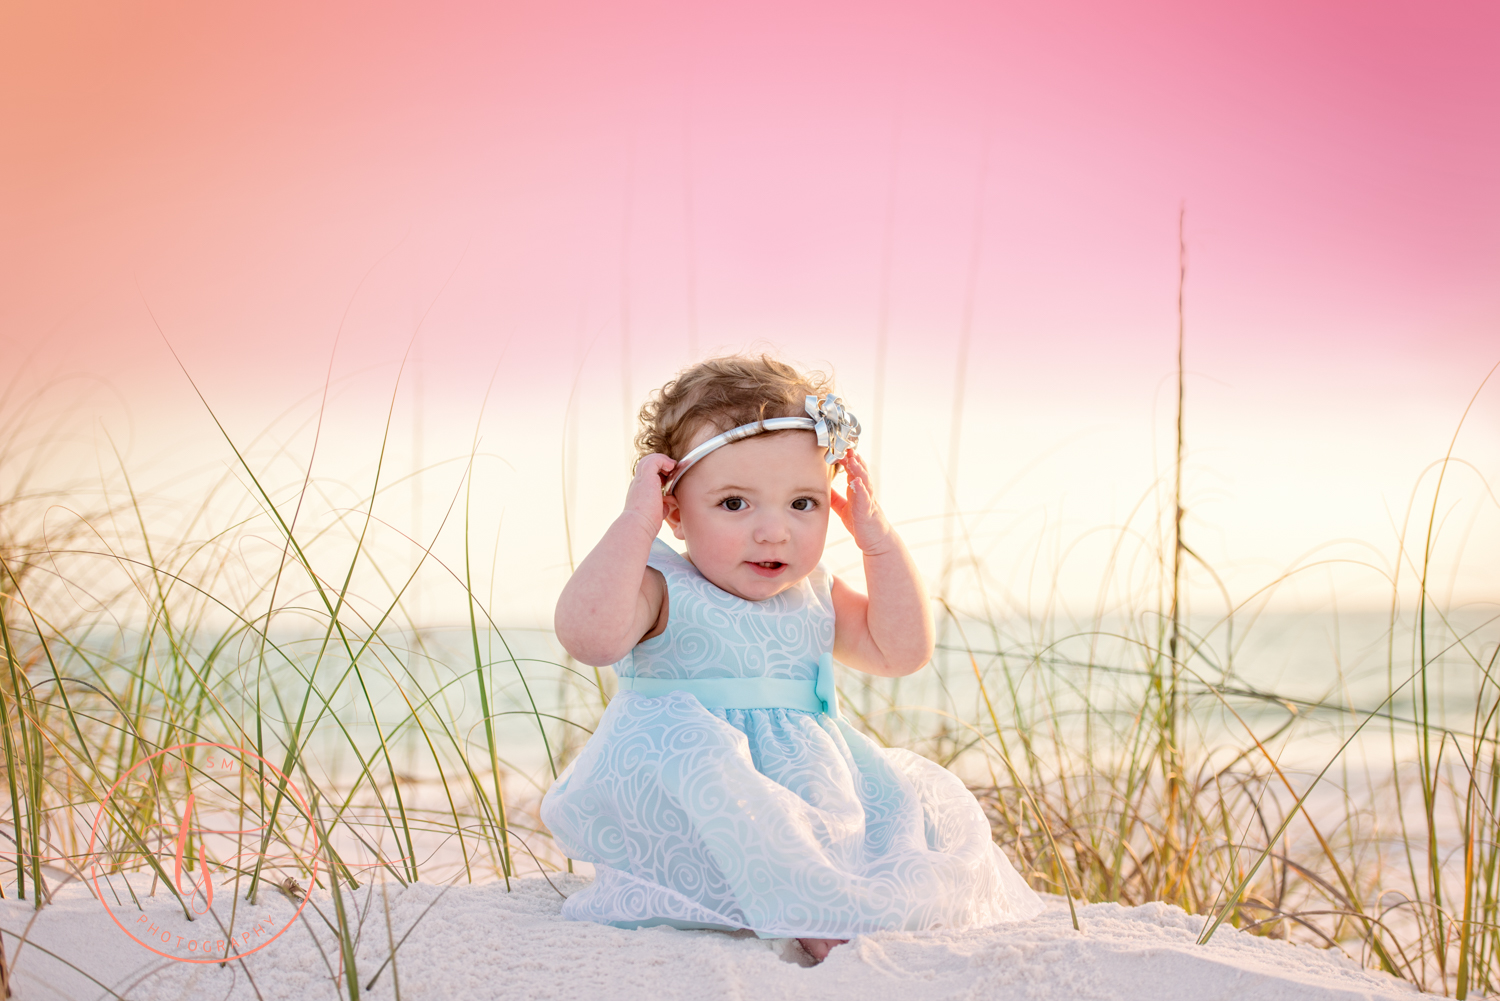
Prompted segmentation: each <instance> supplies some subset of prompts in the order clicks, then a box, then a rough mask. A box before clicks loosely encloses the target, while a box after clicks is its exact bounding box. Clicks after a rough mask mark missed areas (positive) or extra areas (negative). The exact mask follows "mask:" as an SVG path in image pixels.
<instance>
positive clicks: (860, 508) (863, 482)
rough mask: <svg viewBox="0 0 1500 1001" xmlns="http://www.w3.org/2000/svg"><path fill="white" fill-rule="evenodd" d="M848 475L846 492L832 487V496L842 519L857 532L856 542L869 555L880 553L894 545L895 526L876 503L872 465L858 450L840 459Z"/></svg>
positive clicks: (854, 533) (834, 506)
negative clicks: (871, 481) (871, 479)
mask: <svg viewBox="0 0 1500 1001" xmlns="http://www.w3.org/2000/svg"><path fill="white" fill-rule="evenodd" d="M839 465H841V466H843V467H844V473H845V475H846V476H847V478H848V488H847V490H846V491H845V493H844V494H843V495H840V494H839V492H838V491H837V490H830V491H829V493H830V497H829V500H830V502H831V503H832V504H833V510H834V512H835V513H837V514H838V516H839V520H840V521H842V522H843V523H844V527H845V528H847V529H848V530H849V534H850V535H852V536H854V544H855V545H857V546H859V551H860V552H862V553H864V554H865V555H867V556H878V555H880V554H881V553H883V552H885V551H886V550H887V549H888V548H890V542H891V536H892V534H893V529H892V528H891V523H890V522H889V521H887V520H886V517H885V512H883V511H881V510H880V505H879V504H877V503H875V490H874V488H873V487H872V486H871V485H870V468H869V467H868V466H866V465H865V460H864V459H862V458H861V457H860V455H859V453H858V452H849V453H847V454H845V456H844V457H843V458H842V459H840V460H839Z"/></svg>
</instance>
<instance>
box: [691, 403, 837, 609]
mask: <svg viewBox="0 0 1500 1001" xmlns="http://www.w3.org/2000/svg"><path fill="white" fill-rule="evenodd" d="M713 434H714V432H713V430H712V429H705V430H704V431H703V432H702V433H701V434H700V435H698V436H697V437H696V438H695V439H694V440H693V442H692V443H691V445H690V446H689V447H696V446H697V445H698V444H699V443H700V442H702V441H706V440H707V439H708V438H710V437H712V436H713ZM824 451H825V450H824V449H822V448H819V447H818V440H817V438H816V436H814V435H813V434H811V433H810V432H806V431H796V432H790V433H785V434H760V435H756V436H755V437H753V438H746V439H745V440H744V441H738V442H735V443H734V444H733V445H725V446H723V447H722V448H719V449H717V450H715V451H713V452H710V453H709V454H708V455H707V456H705V457H704V458H703V459H701V460H699V461H698V462H697V464H695V465H694V466H693V468H692V469H690V470H688V471H687V473H685V474H684V475H683V477H682V479H681V480H679V481H678V482H677V487H676V489H675V490H674V491H673V492H672V495H671V496H669V497H668V498H667V523H668V524H669V525H671V526H672V531H673V533H674V534H675V535H676V536H677V537H678V538H679V539H682V540H684V541H685V542H686V543H687V554H688V558H689V559H690V560H692V562H693V566H695V567H697V568H698V572H699V573H701V574H703V576H704V577H706V578H708V580H709V582H710V583H712V584H714V585H715V586H716V587H718V588H720V589H721V590H724V591H728V592H729V593H730V594H734V595H738V596H739V597H741V598H747V599H749V600H751V601H759V600H761V599H763V598H769V597H771V596H772V595H775V594H779V593H780V592H782V591H785V590H786V589H787V588H789V587H791V586H792V585H794V584H796V583H797V582H798V581H800V580H802V579H803V578H804V577H806V576H807V575H808V574H810V573H812V571H813V569H814V568H815V567H816V566H817V565H818V560H820V559H821V558H822V556H823V543H824V542H825V541H826V540H827V538H828V493H829V483H830V481H831V480H832V479H833V467H832V466H830V465H828V464H827V463H826V462H824V461H823V455H824Z"/></svg>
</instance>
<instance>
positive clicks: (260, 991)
mask: <svg viewBox="0 0 1500 1001" xmlns="http://www.w3.org/2000/svg"><path fill="white" fill-rule="evenodd" d="M554 880H555V881H556V882H557V885H558V886H559V888H560V889H562V890H563V891H564V892H568V891H571V890H573V889H576V888H577V887H579V886H581V885H583V882H584V881H583V880H582V878H580V877H576V876H564V877H561V878H558V877H554ZM168 900H169V898H166V897H165V895H162V894H159V895H158V897H157V898H156V899H155V900H154V901H152V900H148V901H147V902H146V911H147V914H148V915H156V914H157V913H158V911H159V912H160V914H161V915H162V916H163V917H164V920H165V919H166V917H168V916H170V914H171V910H172V909H171V908H170V907H169V906H168ZM222 901H223V897H222V896H221V898H220V902H221V903H222ZM561 902H562V901H561V898H560V897H559V896H558V894H557V892H556V891H554V890H553V889H552V888H551V887H550V886H549V885H548V884H547V883H546V882H545V881H544V880H542V879H540V878H536V877H531V878H527V879H523V880H518V881H513V883H512V891H511V892H509V893H507V892H506V890H505V887H504V886H503V885H484V886H457V887H453V888H451V889H447V890H445V889H444V888H442V887H439V886H433V885H428V884H417V885H414V886H411V887H408V888H406V889H401V888H400V887H399V886H395V885H393V886H392V888H389V889H388V891H387V900H386V903H385V904H383V903H382V899H381V892H380V890H379V888H373V889H372V888H365V889H362V890H361V891H360V892H359V893H358V894H356V895H354V899H353V900H351V904H352V905H353V906H356V907H357V908H358V912H359V914H360V915H362V918H363V926H362V933H361V937H360V941H359V945H358V949H357V963H358V968H359V974H360V981H361V986H362V987H363V986H364V985H365V984H368V983H369V982H370V980H371V978H372V977H374V975H375V972H376V969H377V967H379V966H380V964H381V963H382V962H383V961H384V960H385V959H386V958H387V957H388V956H389V955H390V952H391V949H390V944H389V940H388V929H389V934H390V936H392V937H394V938H395V939H396V940H398V941H399V940H400V939H401V938H402V936H403V935H406V933H407V932H408V930H411V934H410V936H409V937H407V938H406V940H405V943H404V944H403V945H401V946H400V948H399V950H398V951H397V954H396V956H397V963H396V965H395V967H394V969H393V968H392V967H390V966H387V967H386V969H385V970H384V971H383V972H381V973H380V975H379V978H378V980H376V982H375V985H374V987H373V988H372V989H370V990H368V991H364V992H362V994H363V996H369V997H375V998H394V997H396V996H397V994H396V987H397V981H398V979H399V990H400V994H399V996H400V997H401V998H403V999H411V1001H418V999H429V998H430V999H454V1001H466V999H471V998H472V999H478V998H499V997H504V998H586V999H591V1001H593V999H611V1001H613V999H621V1001H670V999H675V998H721V997H722V998H755V999H758V1001H759V999H764V1001H773V999H780V998H801V997H819V998H824V997H826V998H851V999H854V998H857V999H860V1001H882V999H891V1001H922V999H928V998H932V999H937V998H952V999H968V998H974V999H979V998H983V999H986V1001H995V999H1005V998H1038V999H1069V1001H1072V999H1111V1001H1113V999H1127V998H1155V999H1176V998H1183V999H1187V998H1191V999H1194V1001H1207V999H1212V998H1233V999H1235V1001H1251V999H1271V998H1278V999H1284V998H1294V999H1309V1001H1311V999H1317V1001H1325V999H1327V1001H1332V999H1335V998H1337V999H1344V998H1397V997H1399V998H1407V999H1411V998H1415V997H1417V996H1419V995H1418V994H1417V992H1416V991H1415V990H1414V989H1413V988H1411V987H1409V986H1408V985H1406V984H1404V983H1402V982H1400V981H1398V980H1395V979H1393V978H1390V977H1386V976H1383V975H1381V974H1377V973H1371V972H1369V971H1366V970H1363V969H1361V968H1360V967H1359V966H1358V965H1357V964H1355V963H1354V962H1352V961H1350V960H1348V959H1345V958H1344V957H1342V956H1339V955H1337V954H1333V953H1329V952H1324V951H1320V950H1316V949H1311V948H1307V947H1305V946H1294V945H1289V944H1286V943H1283V942H1275V941H1270V940H1267V939H1263V938H1256V937H1253V936H1250V935H1245V934H1241V933H1239V932H1235V931H1233V930H1230V929H1227V928H1225V929H1221V930H1220V931H1219V933H1218V934H1217V935H1216V936H1215V938H1214V939H1213V941H1212V942H1211V943H1210V944H1209V945H1208V946H1203V947H1200V946H1198V945H1196V944H1195V943H1194V939H1195V937H1196V934H1197V932H1198V930H1199V929H1200V928H1201V927H1202V923H1203V919H1202V918H1198V917H1192V916H1190V915H1188V914H1185V913H1184V912H1183V911H1181V910H1179V909H1177V908H1174V907H1167V906H1164V905H1156V904H1153V905H1147V906H1144V907H1136V908H1123V907H1119V906H1116V905H1114V904H1096V905H1093V906H1089V907H1085V908H1083V909H1082V910H1081V911H1080V917H1081V920H1082V923H1083V931H1082V933H1078V932H1075V931H1073V929H1072V927H1071V925H1070V924H1069V921H1068V912H1067V907H1066V905H1065V904H1064V903H1062V902H1061V901H1055V900H1054V901H1051V902H1049V905H1048V909H1047V911H1046V913H1045V914H1044V915H1043V916H1042V917H1040V918H1037V919H1036V920H1034V921H1029V922H1023V923H1020V924H1015V925H1002V926H997V927H993V928H986V929H982V930H976V931H964V932H923V933H916V934H911V933H894V932H890V933H881V934H878V935H868V936H864V937H862V938H858V939H855V940H854V941H853V942H851V943H850V944H849V945H847V946H842V947H840V948H838V949H835V950H834V952H833V955H832V956H831V957H829V959H828V961H827V962H825V963H824V964H823V965H821V966H817V967H813V968H811V969H804V968H801V967H799V966H797V965H795V964H793V963H792V962H788V961H785V960H784V959H783V958H781V957H780V956H779V955H778V953H777V952H776V951H775V949H774V948H773V945H772V944H770V943H763V942H760V941H758V940H756V939H754V938H753V937H739V938H736V937H733V936H730V935H724V934H718V933H714V932H682V931H674V930H670V929H649V930H645V931H621V930H618V929H615V928H606V927H602V926H599V925H587V924H578V923H574V922H568V921H564V920H562V919H561V918H560V917H559V916H558V908H559V905H560V904H561ZM312 903H314V904H315V905H316V906H317V909H318V910H320V911H321V912H322V914H323V915H326V916H327V917H328V918H329V919H331V918H332V910H331V908H330V900H329V897H328V895H327V894H326V893H315V894H314V896H313V899H312ZM387 906H388V908H389V920H387V916H386V915H387V910H386V907H387ZM118 913H120V914H121V915H122V916H124V917H126V918H127V919H128V920H133V919H134V917H135V912H133V911H131V912H127V911H125V910H123V909H122V910H120V911H119V912H118ZM291 913H292V905H291V903H290V902H289V901H288V900H286V899H284V898H282V897H280V896H279V895H276V894H267V895H266V897H264V898H262V901H261V903H260V905H259V906H258V907H256V908H253V909H249V908H246V907H245V906H244V905H243V903H242V904H241V911H240V915H239V921H240V922H246V921H251V922H252V923H253V920H252V919H257V918H260V919H266V920H268V922H270V923H273V924H276V925H278V926H279V925H281V924H284V923H285V921H286V919H287V917H288V916H289V915H290V914H291ZM33 917H35V921H34V922H32V918H33ZM304 918H305V919H307V920H306V921H304V922H299V923H297V924H295V925H293V926H292V927H291V928H289V930H288V931H287V932H286V933H285V934H284V935H282V936H281V937H280V938H279V939H277V940H276V941H275V942H273V943H272V944H271V945H270V946H269V947H267V948H266V949H265V950H264V951H262V952H260V953H257V954H255V955H252V956H249V957H247V958H245V959H244V960H243V962H242V963H232V964H230V965H229V966H226V967H219V966H216V965H206V966H205V965H189V964H186V963H180V962H175V961H172V960H165V959H161V958H159V957H157V956H154V955H152V954H151V953H150V952H148V951H146V950H145V949H144V948H143V947H142V946H140V945H139V944H137V943H136V942H135V941H133V940H132V939H130V938H128V937H127V936H126V935H125V934H124V933H123V932H122V931H120V929H119V928H118V927H116V926H115V925H114V924H113V923H112V922H111V921H110V919H109V917H108V915H107V914H106V913H105V910H104V908H103V906H102V905H101V904H100V903H99V902H98V900H96V899H95V898H94V897H93V896H92V894H91V893H90V892H89V890H88V889H87V888H86V887H85V886H82V885H79V884H76V883H75V884H71V885H67V886H63V887H61V888H59V889H58V890H57V891H56V894H55V902H54V903H53V904H52V905H51V906H50V907H47V908H44V909H43V910H42V912H41V913H40V915H36V914H35V912H33V911H32V910H31V908H30V906H29V904H28V903H27V902H22V901H15V900H6V901H4V902H0V927H3V928H4V930H5V946H6V953H7V956H8V957H10V958H11V959H12V960H13V961H15V969H14V976H15V987H16V997H17V998H18V999H20V1001H51V999H57V998H68V999H84V998H107V997H111V996H122V997H128V998H132V999H141V1001H169V999H170V1001H178V999H200V998H202V999H215V1001H217V999H226V1001H227V999H251V998H256V997H260V998H263V999H267V1001H269V999H273V998H276V999H280V998H295V999H303V998H308V999H322V998H327V999H330V1001H332V999H335V998H339V997H347V996H348V995H347V994H341V993H340V992H339V991H338V990H337V989H336V987H335V985H334V982H333V979H332V976H331V971H336V970H337V969H338V968H339V953H338V950H337V948H336V946H335V944H334V937H333V935H332V933H331V932H330V930H329V928H328V926H327V924H325V923H324V920H323V918H322V917H320V916H319V915H318V914H317V913H315V912H314V909H313V908H308V910H307V911H305V912H304ZM28 922H32V923H31V925H30V929H29V931H27V935H28V937H29V941H28V943H27V944H25V945H23V946H22V947H21V949H20V950H19V955H17V948H16V946H17V938H16V936H17V935H18V934H20V933H21V932H22V931H23V930H25V929H26V928H27V924H28ZM414 925H415V928H414V930H412V929H413V926H414ZM239 927H245V925H244V924H241V925H240V926H239ZM34 946H40V947H41V948H43V949H46V950H49V951H51V952H52V953H54V954H56V955H57V956H59V957H62V958H63V959H65V960H66V961H67V962H68V963H71V964H72V965H73V966H75V967H77V970H72V969H69V968H68V966H67V965H65V964H63V963H61V962H59V961H57V960H55V959H52V958H49V957H48V956H47V955H46V954H45V953H43V952H42V951H40V949H38V948H36V947H34ZM80 971H81V972H80ZM84 974H87V975H88V976H89V977H93V978H94V979H95V980H96V981H98V983H97V984H96V983H92V982H90V981H89V980H88V979H87V978H86V977H85V976H84ZM252 981H253V986H252Z"/></svg>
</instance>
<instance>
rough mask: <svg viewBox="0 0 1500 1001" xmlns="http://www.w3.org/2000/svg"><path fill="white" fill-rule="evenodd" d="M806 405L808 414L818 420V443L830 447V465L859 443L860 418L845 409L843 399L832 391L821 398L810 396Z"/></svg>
mask: <svg viewBox="0 0 1500 1001" xmlns="http://www.w3.org/2000/svg"><path fill="white" fill-rule="evenodd" d="M806 406H807V413H808V416H810V417H811V418H812V419H813V420H814V421H815V422H816V423H814V424H813V431H815V432H816V433H817V435H818V444H819V445H821V446H823V447H824V448H826V449H828V455H827V460H828V464H829V465H830V466H831V465H833V464H834V463H835V462H838V461H839V460H840V459H842V458H843V457H844V453H845V452H847V451H849V450H850V449H851V448H853V447H854V446H855V445H857V444H859V418H858V417H855V416H854V415H853V414H851V413H850V412H849V411H848V410H845V409H844V401H843V400H841V399H839V398H838V397H837V396H834V395H833V394H832V393H829V394H828V395H827V396H824V397H823V398H822V399H821V400H820V399H818V398H817V397H816V396H809V397H808V398H807V404H806Z"/></svg>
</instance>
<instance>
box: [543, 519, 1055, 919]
mask: <svg viewBox="0 0 1500 1001" xmlns="http://www.w3.org/2000/svg"><path fill="white" fill-rule="evenodd" d="M649 563H650V565H651V566H652V567H655V568H656V569H657V570H659V571H661V573H662V575H663V576H664V577H665V578H666V582H667V600H668V621H667V628H666V630H665V631H664V632H663V633H662V634H661V635H660V636H656V637H654V638H652V639H650V640H647V641H646V642H644V643H641V644H639V645H637V646H636V648H635V649H634V651H632V653H631V654H629V655H627V656H626V658H625V659H624V660H622V661H620V663H619V664H617V665H615V669H616V670H617V671H618V672H620V674H621V675H622V676H632V675H634V676H638V677H653V678H755V677H771V678H787V679H792V680H810V679H812V678H814V677H815V676H816V674H817V664H818V659H819V657H820V656H822V655H823V654H825V653H827V652H829V651H831V650H832V648H833V601H832V597H831V591H830V580H829V577H828V575H827V573H826V572H825V571H824V570H823V569H822V568H821V567H820V568H819V569H818V570H817V571H815V572H814V573H813V574H811V575H810V576H809V577H808V578H807V579H806V580H804V581H802V582H801V583H800V584H798V585H797V586H796V587H794V588H790V589H788V590H787V591H784V592H782V593H781V594H779V595H776V596H775V597H773V598H769V599H766V600H764V601H746V600H744V599H742V598H738V597H736V596H734V595H731V594H728V593H727V592H724V591H721V590H719V589H718V588H717V587H715V586H714V585H712V584H710V583H709V582H708V581H707V580H705V579H704V578H703V576H702V575H701V574H699V573H698V571H697V570H696V569H694V568H693V566H692V564H690V563H688V562H687V561H686V560H685V559H683V558H682V557H681V556H679V555H678V554H677V553H676V552H674V551H673V550H672V548H671V547H670V546H667V545H666V544H664V543H662V542H660V541H658V542H656V543H655V544H654V545H653V546H652V551H651V558H650V561H649ZM542 820H543V821H544V822H545V823H546V825H547V826H548V828H550V829H551V831H552V833H553V835H554V836H555V837H556V838H557V841H558V843H559V844H560V845H561V846H562V848H563V849H564V851H566V852H567V853H568V855H569V856H570V857H571V858H576V859H582V860H584V861H586V862H591V863H593V865H594V867H595V873H596V875H595V879H594V882H593V883H592V884H591V885H589V886H588V887H587V888H586V889H584V890H581V891H579V892H578V893H575V894H573V896H572V897H570V898H569V899H568V901H567V902H566V903H565V904H564V905H563V914H564V915H565V916H566V917H570V918H574V919H578V920H587V921H598V922H603V923H607V924H613V925H618V926H621V927H640V926H646V925H656V924H669V925H674V926H677V927H684V928H724V929H735V928H750V929H753V930H754V931H755V932H757V933H758V934H760V935H761V936H764V937H788V938H848V937H850V936H851V935H855V934H860V933H863V932H872V931H881V930H897V929H906V930H918V929H926V928H963V927H971V926H976V925H985V924H994V923H997V922H1001V921H1009V920H1014V919H1017V918H1025V917H1030V916H1032V915H1034V914H1036V913H1038V912H1039V911H1040V910H1041V901H1040V900H1039V899H1038V898H1037V896H1036V894H1035V893H1033V892H1032V890H1031V888H1030V887H1028V886H1027V885H1026V883H1025V882H1024V881H1023V880H1022V879H1021V877H1020V876H1019V875H1018V874H1017V873H1016V871H1015V869H1014V868H1013V867H1012V866H1011V864H1010V861H1009V860H1008V859H1007V858H1006V857H1005V855H1004V854H1003V853H1002V852H1001V851H1000V849H999V847H997V846H996V845H995V844H994V842H993V841H992V840H991V839H990V830H989V823H988V822H987V821H986V819H985V817H984V813H983V811H982V810H981V809H980V808H979V804H978V802H977V801H975V799H974V797H973V795H971V794H970V793H969V791H968V790H967V789H966V788H964V786H963V783H961V782H960V781H959V780H958V779H957V778H956V777H955V776H953V775H952V774H951V773H949V772H948V771H946V770H945V769H943V768H941V767H940V766H938V765H936V764H934V763H932V762H930V761H927V760H926V759H924V758H921V757H919V756H918V755H915V754H912V753H911V752H909V751H905V750H900V749H890V748H881V747H879V746H877V745H876V744H874V743H873V742H872V741H870V740H869V739H868V738H867V737H865V736H864V735H863V734H860V733H859V732H858V731H856V730H854V729H853V728H852V727H850V726H849V725H848V724H846V723H845V722H844V721H843V720H841V719H836V718H832V717H829V716H827V715H824V714H821V713H818V714H814V713H809V712H805V711H801V710H795V709H727V710H726V709H712V710H710V709H705V708H704V707H703V705H702V704H701V703H700V702H699V701H698V700H697V699H696V698H694V697H693V696H691V695H688V694H686V693H685V692H673V693H671V694H669V695H666V696H664V697H661V698H646V697H644V696H642V695H640V694H639V693H637V692H630V691H622V692H620V693H619V694H618V695H616V696H615V698H614V699H613V700H612V701H611V702H610V704H609V708H608V709H606V710H605V713H604V717H603V719H602V720H600V723H599V727H598V729H597V730H596V731H595V732H594V735H593V737H591V738H590V739H589V742H588V744H587V745H586V746H585V747H584V749H583V751H582V753H581V754H580V755H579V756H578V758H576V759H575V760H574V761H573V762H572V764H570V765H569V766H568V768H567V770H566V771H564V772H563V774H562V775H561V776H560V777H559V778H558V780H557V782H556V783H555V784H554V785H553V786H552V788H551V790H549V791H548V793H547V796H546V798H545V799H544V800H543V802H542Z"/></svg>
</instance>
